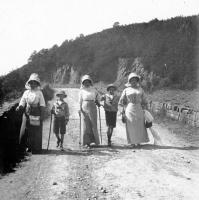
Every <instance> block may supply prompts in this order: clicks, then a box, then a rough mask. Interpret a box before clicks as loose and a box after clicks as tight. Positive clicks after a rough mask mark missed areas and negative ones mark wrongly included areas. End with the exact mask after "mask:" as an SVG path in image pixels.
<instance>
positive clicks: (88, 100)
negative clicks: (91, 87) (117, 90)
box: [83, 99, 95, 102]
mask: <svg viewBox="0 0 199 200" xmlns="http://www.w3.org/2000/svg"><path fill="white" fill-rule="evenodd" d="M83 101H93V102H94V101H95V100H90V99H84V100H83Z"/></svg>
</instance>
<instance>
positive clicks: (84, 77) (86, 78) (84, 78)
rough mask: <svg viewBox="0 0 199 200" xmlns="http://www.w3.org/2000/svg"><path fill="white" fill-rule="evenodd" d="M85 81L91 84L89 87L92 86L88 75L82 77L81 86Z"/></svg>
mask: <svg viewBox="0 0 199 200" xmlns="http://www.w3.org/2000/svg"><path fill="white" fill-rule="evenodd" d="M86 80H89V81H90V82H91V85H93V81H92V79H91V77H90V76H89V75H84V76H82V81H81V83H82V85H83V83H84V81H86Z"/></svg>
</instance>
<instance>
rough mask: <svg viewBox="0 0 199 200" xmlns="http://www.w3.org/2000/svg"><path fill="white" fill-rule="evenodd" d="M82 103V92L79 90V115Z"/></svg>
mask: <svg viewBox="0 0 199 200" xmlns="http://www.w3.org/2000/svg"><path fill="white" fill-rule="evenodd" d="M82 101H83V99H82V91H81V90H80V92H79V111H78V112H79V114H80V112H82Z"/></svg>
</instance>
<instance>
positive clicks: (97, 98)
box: [95, 91, 101, 107]
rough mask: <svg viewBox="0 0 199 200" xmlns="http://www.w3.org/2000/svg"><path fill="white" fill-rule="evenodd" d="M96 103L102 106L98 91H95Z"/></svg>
mask: <svg viewBox="0 0 199 200" xmlns="http://www.w3.org/2000/svg"><path fill="white" fill-rule="evenodd" d="M95 104H96V106H98V107H100V106H101V105H100V95H99V93H98V92H97V91H95Z"/></svg>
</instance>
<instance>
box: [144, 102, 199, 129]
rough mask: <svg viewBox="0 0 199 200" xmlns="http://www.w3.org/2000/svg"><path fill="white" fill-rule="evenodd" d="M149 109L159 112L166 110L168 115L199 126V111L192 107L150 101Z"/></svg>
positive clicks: (165, 112)
mask: <svg viewBox="0 0 199 200" xmlns="http://www.w3.org/2000/svg"><path fill="white" fill-rule="evenodd" d="M148 109H149V110H151V111H152V112H153V113H157V114H160V113H163V112H164V114H165V115H166V116H167V117H170V118H172V119H175V120H178V121H182V122H184V123H185V124H189V125H191V126H193V127H199V111H196V110H194V109H192V108H190V107H186V106H183V105H179V104H171V103H167V102H164V103H162V102H158V101H150V102H149V103H148Z"/></svg>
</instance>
